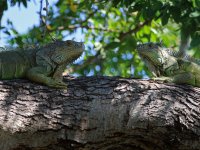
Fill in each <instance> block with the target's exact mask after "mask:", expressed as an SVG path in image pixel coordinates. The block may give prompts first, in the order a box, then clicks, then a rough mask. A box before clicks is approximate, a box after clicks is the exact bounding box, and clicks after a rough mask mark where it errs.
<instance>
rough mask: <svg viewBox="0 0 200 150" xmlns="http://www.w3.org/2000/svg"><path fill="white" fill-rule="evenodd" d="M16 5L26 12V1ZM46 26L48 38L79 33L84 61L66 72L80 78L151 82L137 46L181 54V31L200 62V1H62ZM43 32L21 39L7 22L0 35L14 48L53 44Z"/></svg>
mask: <svg viewBox="0 0 200 150" xmlns="http://www.w3.org/2000/svg"><path fill="white" fill-rule="evenodd" d="M13 1H14V0H13ZM16 2H18V4H20V3H22V4H23V5H24V6H27V2H28V1H25V0H15V4H16ZM0 6H1V3H0ZM1 7H2V6H1ZM47 23H48V24H47V30H48V32H49V33H50V34H51V35H52V36H54V37H56V38H57V39H65V38H66V37H67V36H68V35H70V34H73V33H74V32H76V31H77V30H78V29H79V30H80V29H81V34H83V35H84V36H85V44H86V45H87V48H86V50H85V53H84V56H83V58H82V60H81V61H79V63H78V64H75V65H73V69H71V70H69V69H68V72H71V71H72V72H74V73H77V74H79V75H110V76H113V75H116V76H123V77H136V78H137V77H145V76H146V75H148V76H149V75H151V74H150V73H149V72H147V71H146V68H145V67H144V65H143V63H142V62H141V61H140V58H139V56H138V54H137V53H136V51H135V46H136V44H137V43H138V42H148V41H153V42H159V41H161V40H162V41H163V43H164V45H165V46H167V47H174V48H177V47H178V45H179V42H180V36H179V33H180V30H182V31H184V33H185V34H187V35H190V36H191V37H192V42H191V47H190V49H191V50H190V53H192V54H195V55H196V56H197V57H200V54H198V51H197V49H198V48H199V47H200V0H112V1H106V0H99V1H98V0H90V1H84V0H74V1H73V0H58V1H57V2H56V3H55V5H53V6H50V8H49V16H48V21H47ZM41 28H42V27H41V26H39V27H36V26H35V27H33V28H32V29H31V30H30V31H29V32H28V33H27V34H23V35H22V34H20V33H18V32H17V31H16V30H15V28H14V27H13V25H12V22H10V21H8V25H7V26H6V27H1V30H2V31H3V32H5V33H6V34H8V37H9V42H10V44H18V45H22V44H23V43H25V44H33V43H39V44H43V43H48V42H50V41H51V38H50V36H48V35H46V36H45V38H44V37H42V36H41V35H42V30H41Z"/></svg>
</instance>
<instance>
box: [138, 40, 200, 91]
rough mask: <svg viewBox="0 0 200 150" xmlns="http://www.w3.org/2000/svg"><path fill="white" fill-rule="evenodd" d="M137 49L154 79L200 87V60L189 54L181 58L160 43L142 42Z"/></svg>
mask: <svg viewBox="0 0 200 150" xmlns="http://www.w3.org/2000/svg"><path fill="white" fill-rule="evenodd" d="M136 49H137V51H138V53H139V55H140V57H141V59H142V60H143V61H144V62H145V64H146V65H147V67H148V69H149V70H150V71H151V72H152V74H153V76H154V78H153V79H154V80H161V81H165V82H173V83H177V84H190V85H193V86H197V87H200V60H197V59H193V58H191V57H189V56H188V55H186V56H184V57H182V58H180V57H178V56H177V53H176V52H173V51H172V50H170V49H168V48H165V47H163V46H162V45H161V44H160V43H151V42H150V43H145V44H140V45H138V46H137V48H136Z"/></svg>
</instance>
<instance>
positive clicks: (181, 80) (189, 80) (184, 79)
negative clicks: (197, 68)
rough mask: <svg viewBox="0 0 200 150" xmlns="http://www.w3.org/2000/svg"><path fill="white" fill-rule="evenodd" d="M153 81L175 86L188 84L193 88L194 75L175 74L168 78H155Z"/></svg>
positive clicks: (185, 73) (186, 73)
mask: <svg viewBox="0 0 200 150" xmlns="http://www.w3.org/2000/svg"><path fill="white" fill-rule="evenodd" d="M153 80H158V81H163V82H171V83H177V84H190V85H193V86H195V75H193V74H192V73H188V72H184V73H180V74H176V75H173V76H170V77H165V76H161V77H155V78H153Z"/></svg>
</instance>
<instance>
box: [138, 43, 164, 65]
mask: <svg viewBox="0 0 200 150" xmlns="http://www.w3.org/2000/svg"><path fill="white" fill-rule="evenodd" d="M136 49H137V51H138V53H139V55H140V57H142V58H144V59H148V60H149V61H151V62H152V63H153V64H154V65H156V66H162V65H163V62H164V60H163V59H164V56H163V53H162V51H161V50H162V46H161V44H160V43H152V42H149V43H145V44H139V45H137V47H136Z"/></svg>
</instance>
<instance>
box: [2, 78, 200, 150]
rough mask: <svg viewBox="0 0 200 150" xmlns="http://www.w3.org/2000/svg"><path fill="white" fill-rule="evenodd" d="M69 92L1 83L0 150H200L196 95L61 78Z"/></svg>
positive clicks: (127, 82)
mask: <svg viewBox="0 0 200 150" xmlns="http://www.w3.org/2000/svg"><path fill="white" fill-rule="evenodd" d="M65 82H67V83H68V89H67V90H62V89H61V90H58V89H50V88H48V87H45V86H41V85H37V84H34V83H30V82H29V81H27V80H11V81H0V86H1V88H0V127H1V128H0V150H65V149H66V150H76V149H77V150H95V149H98V150H117V149H119V150H120V149H121V150H165V149H166V150H173V149H174V150H175V149H176V150H177V149H181V150H182V149H184V150H186V149H188V150H192V149H200V89H199V88H196V87H191V86H187V85H175V84H162V83H156V82H153V81H151V80H148V81H147V80H138V79H137V80H135V79H125V78H118V77H82V78H72V77H66V78H65Z"/></svg>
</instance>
